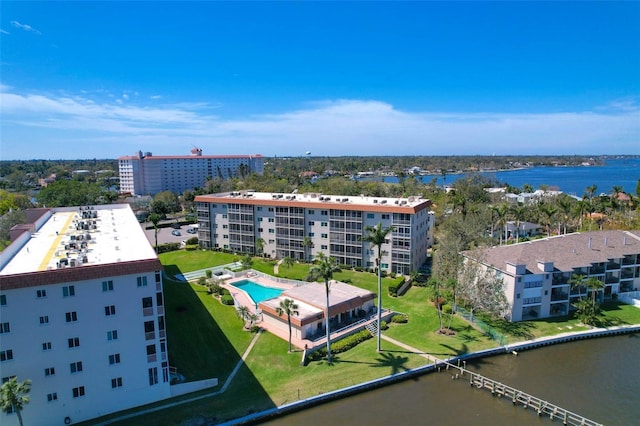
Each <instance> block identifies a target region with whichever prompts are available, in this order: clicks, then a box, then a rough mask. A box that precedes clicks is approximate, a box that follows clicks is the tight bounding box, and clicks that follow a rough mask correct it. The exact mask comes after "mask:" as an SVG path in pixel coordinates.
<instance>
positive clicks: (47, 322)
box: [40, 315, 49, 324]
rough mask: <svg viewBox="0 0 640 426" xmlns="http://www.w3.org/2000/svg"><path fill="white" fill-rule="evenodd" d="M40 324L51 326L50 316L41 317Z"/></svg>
mask: <svg viewBox="0 0 640 426" xmlns="http://www.w3.org/2000/svg"><path fill="white" fill-rule="evenodd" d="M40 324H49V315H43V316H41V317H40Z"/></svg>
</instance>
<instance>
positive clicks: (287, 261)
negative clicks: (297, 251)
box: [281, 256, 294, 268]
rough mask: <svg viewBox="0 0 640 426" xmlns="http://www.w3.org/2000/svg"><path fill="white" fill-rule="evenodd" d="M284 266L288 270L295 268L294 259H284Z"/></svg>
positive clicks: (287, 257)
mask: <svg viewBox="0 0 640 426" xmlns="http://www.w3.org/2000/svg"><path fill="white" fill-rule="evenodd" d="M281 263H282V266H285V267H287V268H291V267H292V266H293V263H294V262H293V258H292V257H290V256H285V257H283V258H282V262H281Z"/></svg>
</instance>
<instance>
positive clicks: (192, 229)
mask: <svg viewBox="0 0 640 426" xmlns="http://www.w3.org/2000/svg"><path fill="white" fill-rule="evenodd" d="M187 233H188V234H197V233H198V231H196V228H189V229H187Z"/></svg>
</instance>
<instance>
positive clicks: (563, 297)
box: [551, 293, 569, 302]
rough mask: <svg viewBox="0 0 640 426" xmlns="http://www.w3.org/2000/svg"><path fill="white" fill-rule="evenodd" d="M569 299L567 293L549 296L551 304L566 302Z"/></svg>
mask: <svg viewBox="0 0 640 426" xmlns="http://www.w3.org/2000/svg"><path fill="white" fill-rule="evenodd" d="M567 299H569V293H556V294H553V293H552V294H551V301H552V302H556V301H558V300H567Z"/></svg>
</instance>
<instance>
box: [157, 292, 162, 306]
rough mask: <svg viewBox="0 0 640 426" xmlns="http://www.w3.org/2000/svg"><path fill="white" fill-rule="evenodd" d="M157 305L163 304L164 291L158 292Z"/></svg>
mask: <svg viewBox="0 0 640 426" xmlns="http://www.w3.org/2000/svg"><path fill="white" fill-rule="evenodd" d="M156 305H158V306H162V293H156Z"/></svg>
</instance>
